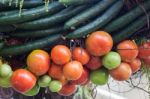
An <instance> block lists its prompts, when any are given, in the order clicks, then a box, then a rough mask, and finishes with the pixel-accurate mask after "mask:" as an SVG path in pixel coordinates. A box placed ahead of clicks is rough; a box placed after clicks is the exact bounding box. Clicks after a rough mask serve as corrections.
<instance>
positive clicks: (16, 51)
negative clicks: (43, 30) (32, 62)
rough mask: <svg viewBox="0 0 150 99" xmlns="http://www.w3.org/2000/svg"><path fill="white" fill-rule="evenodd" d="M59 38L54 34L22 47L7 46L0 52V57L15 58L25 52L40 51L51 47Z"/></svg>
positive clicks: (58, 35) (59, 36) (59, 35)
mask: <svg viewBox="0 0 150 99" xmlns="http://www.w3.org/2000/svg"><path fill="white" fill-rule="evenodd" d="M60 38H61V34H54V35H50V36H48V37H45V38H42V39H39V40H36V41H32V42H28V43H25V44H22V45H12V46H7V47H4V48H2V49H1V50H0V56H7V57H8V56H16V55H21V54H24V53H26V52H29V51H32V50H35V49H40V48H44V47H46V46H50V45H52V44H53V43H54V42H55V41H57V40H59V39H60Z"/></svg>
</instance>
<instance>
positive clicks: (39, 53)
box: [27, 50, 50, 76]
mask: <svg viewBox="0 0 150 99" xmlns="http://www.w3.org/2000/svg"><path fill="white" fill-rule="evenodd" d="M27 66H28V68H29V70H30V71H31V72H33V73H34V74H35V75H37V76H41V75H44V74H45V73H47V71H48V69H49V67H50V57H49V54H48V53H47V52H45V51H44V50H34V51H32V52H31V53H30V54H29V56H28V57H27Z"/></svg>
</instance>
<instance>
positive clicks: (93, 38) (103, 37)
mask: <svg viewBox="0 0 150 99" xmlns="http://www.w3.org/2000/svg"><path fill="white" fill-rule="evenodd" d="M112 46H113V40H112V37H111V36H110V35H109V34H108V33H107V32H104V31H96V32H94V33H92V34H91V35H90V36H89V37H88V38H87V39H86V48H87V50H88V52H89V53H90V54H91V55H93V56H103V55H105V54H107V53H108V52H109V51H110V50H111V49H112Z"/></svg>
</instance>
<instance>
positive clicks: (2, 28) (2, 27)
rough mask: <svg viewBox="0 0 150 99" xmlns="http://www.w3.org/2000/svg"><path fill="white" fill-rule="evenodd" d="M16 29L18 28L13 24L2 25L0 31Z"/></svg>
mask: <svg viewBox="0 0 150 99" xmlns="http://www.w3.org/2000/svg"><path fill="white" fill-rule="evenodd" d="M15 30H16V28H15V27H14V26H12V25H0V32H11V31H15Z"/></svg>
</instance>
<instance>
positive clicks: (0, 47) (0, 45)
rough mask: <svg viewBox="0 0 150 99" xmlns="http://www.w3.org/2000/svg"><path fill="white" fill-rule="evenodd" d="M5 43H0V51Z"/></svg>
mask: <svg viewBox="0 0 150 99" xmlns="http://www.w3.org/2000/svg"><path fill="white" fill-rule="evenodd" d="M4 45H5V43H4V42H3V41H0V49H2V48H3V47H4Z"/></svg>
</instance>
